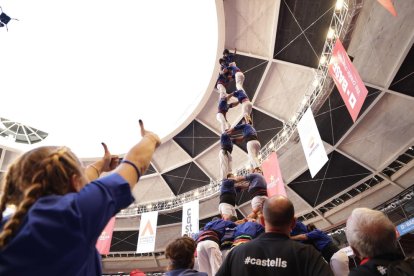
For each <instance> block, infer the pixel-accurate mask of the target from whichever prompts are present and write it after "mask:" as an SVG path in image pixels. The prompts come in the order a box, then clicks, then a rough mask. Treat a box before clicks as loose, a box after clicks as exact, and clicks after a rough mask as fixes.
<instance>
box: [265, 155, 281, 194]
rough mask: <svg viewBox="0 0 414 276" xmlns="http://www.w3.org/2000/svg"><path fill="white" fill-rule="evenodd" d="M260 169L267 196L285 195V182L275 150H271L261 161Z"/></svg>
mask: <svg viewBox="0 0 414 276" xmlns="http://www.w3.org/2000/svg"><path fill="white" fill-rule="evenodd" d="M262 169H263V175H264V177H265V179H266V183H267V196H268V197H271V196H274V195H283V196H286V190H285V184H284V183H283V179H282V173H281V172H280V167H279V160H278V159H277V155H276V152H272V153H271V154H270V155H269V156H268V157H267V159H266V160H265V161H263V163H262Z"/></svg>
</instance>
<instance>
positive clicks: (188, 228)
mask: <svg viewBox="0 0 414 276" xmlns="http://www.w3.org/2000/svg"><path fill="white" fill-rule="evenodd" d="M198 221H199V202H198V200H194V201H191V202H187V203H184V205H183V223H182V228H181V235H187V236H189V237H192V234H194V233H197V232H198V231H199V228H198Z"/></svg>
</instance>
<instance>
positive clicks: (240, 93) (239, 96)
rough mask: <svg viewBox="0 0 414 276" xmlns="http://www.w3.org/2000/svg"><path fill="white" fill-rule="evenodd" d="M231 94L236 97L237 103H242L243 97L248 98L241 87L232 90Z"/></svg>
mask: <svg viewBox="0 0 414 276" xmlns="http://www.w3.org/2000/svg"><path fill="white" fill-rule="evenodd" d="M233 96H234V97H236V98H237V100H238V101H239V103H242V102H243V101H244V100H245V99H249V97H248V96H247V94H246V92H244V90H242V89H240V90H236V91H234V92H233Z"/></svg>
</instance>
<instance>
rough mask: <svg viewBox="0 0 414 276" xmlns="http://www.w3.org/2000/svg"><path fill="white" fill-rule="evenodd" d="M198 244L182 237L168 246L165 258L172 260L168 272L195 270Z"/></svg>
mask: <svg viewBox="0 0 414 276" xmlns="http://www.w3.org/2000/svg"><path fill="white" fill-rule="evenodd" d="M196 247H197V246H196V243H195V241H194V240H193V239H191V238H189V237H181V238H178V239H176V240H174V241H172V242H171V243H170V244H168V245H167V248H166V249H165V257H166V258H167V259H169V260H170V264H169V266H168V270H174V269H183V268H193V266H194V252H195V250H196Z"/></svg>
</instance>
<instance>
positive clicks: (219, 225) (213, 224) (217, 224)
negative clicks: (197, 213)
mask: <svg viewBox="0 0 414 276" xmlns="http://www.w3.org/2000/svg"><path fill="white" fill-rule="evenodd" d="M236 226H237V225H236V224H235V223H234V222H232V221H229V220H222V219H218V220H215V221H210V222H209V223H207V224H206V226H204V230H214V231H215V232H216V233H217V234H218V236H219V239H220V240H221V239H222V238H223V236H224V234H225V231H226V228H232V227H236Z"/></svg>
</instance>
